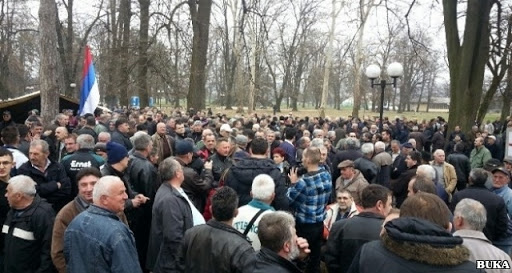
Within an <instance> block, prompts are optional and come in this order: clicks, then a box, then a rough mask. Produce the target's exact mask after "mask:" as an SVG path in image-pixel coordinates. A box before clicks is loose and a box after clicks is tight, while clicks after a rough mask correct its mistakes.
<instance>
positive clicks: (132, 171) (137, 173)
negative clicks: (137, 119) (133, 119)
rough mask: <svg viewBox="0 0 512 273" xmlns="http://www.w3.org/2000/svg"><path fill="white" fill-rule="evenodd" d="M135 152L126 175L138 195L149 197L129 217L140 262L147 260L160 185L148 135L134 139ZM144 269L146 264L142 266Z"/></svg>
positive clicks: (135, 136) (151, 141) (134, 137)
mask: <svg viewBox="0 0 512 273" xmlns="http://www.w3.org/2000/svg"><path fill="white" fill-rule="evenodd" d="M131 140H132V141H133V146H134V149H135V151H134V152H133V154H132V155H131V156H130V163H129V164H128V169H126V173H127V174H128V176H129V181H130V186H131V187H132V189H133V190H134V191H135V192H137V193H138V194H142V195H143V196H145V197H147V198H146V201H145V202H144V203H142V204H141V205H140V206H139V207H138V208H136V209H134V210H132V211H131V212H130V213H129V214H128V215H127V217H128V220H129V223H130V229H131V230H132V231H133V236H134V237H135V243H136V245H137V252H138V255H139V260H140V261H145V260H146V254H147V252H148V243H149V232H150V225H148V223H151V209H152V206H153V200H154V197H155V193H156V189H157V187H158V186H159V185H160V181H159V178H158V173H157V170H156V168H155V166H154V165H153V163H151V161H149V159H148V158H149V154H150V153H151V151H152V150H153V140H152V139H151V136H149V135H148V134H146V133H137V134H135V135H134V136H133V137H132V139H131ZM141 266H142V267H143V268H144V264H143V263H142V265H141Z"/></svg>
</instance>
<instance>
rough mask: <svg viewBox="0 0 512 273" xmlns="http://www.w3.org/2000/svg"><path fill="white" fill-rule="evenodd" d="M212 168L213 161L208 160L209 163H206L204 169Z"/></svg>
mask: <svg viewBox="0 0 512 273" xmlns="http://www.w3.org/2000/svg"><path fill="white" fill-rule="evenodd" d="M212 167H213V161H211V160H208V161H206V162H205V163H204V168H205V169H206V170H211V169H212Z"/></svg>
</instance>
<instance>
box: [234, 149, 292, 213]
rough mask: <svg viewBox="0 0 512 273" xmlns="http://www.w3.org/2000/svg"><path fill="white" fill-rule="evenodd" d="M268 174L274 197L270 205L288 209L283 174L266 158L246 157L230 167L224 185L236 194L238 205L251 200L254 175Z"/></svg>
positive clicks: (278, 208) (279, 208)
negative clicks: (271, 180)
mask: <svg viewBox="0 0 512 273" xmlns="http://www.w3.org/2000/svg"><path fill="white" fill-rule="evenodd" d="M260 174H268V175H269V176H270V177H272V179H273V180H274V183H275V198H274V202H272V206H273V207H274V208H275V209H276V210H287V209H288V198H287V197H286V186H285V179H284V176H283V175H282V174H281V171H280V170H279V168H278V167H277V165H276V164H274V162H273V161H272V160H270V159H268V158H263V159H260V158H246V159H242V160H240V161H238V162H237V163H236V164H235V165H233V166H232V167H231V169H230V170H229V172H228V174H227V176H226V181H225V185H226V186H229V187H231V188H233V189H234V190H235V191H236V192H237V194H238V198H239V200H238V206H239V207H241V206H244V205H247V204H248V203H249V202H250V201H251V200H252V197H251V187H252V180H253V179H254V177H256V176H257V175H260Z"/></svg>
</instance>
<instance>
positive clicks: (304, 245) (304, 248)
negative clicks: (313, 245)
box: [297, 237, 311, 260]
mask: <svg viewBox="0 0 512 273" xmlns="http://www.w3.org/2000/svg"><path fill="white" fill-rule="evenodd" d="M297 246H298V247H299V250H300V254H299V259H301V260H303V259H305V258H306V257H307V256H308V255H309V253H311V250H310V249H309V243H308V240H306V239H304V238H302V237H298V238H297Z"/></svg>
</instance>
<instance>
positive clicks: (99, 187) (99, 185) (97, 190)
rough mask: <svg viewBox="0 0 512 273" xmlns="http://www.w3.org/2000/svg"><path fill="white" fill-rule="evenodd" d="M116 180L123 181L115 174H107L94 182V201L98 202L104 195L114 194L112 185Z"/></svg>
mask: <svg viewBox="0 0 512 273" xmlns="http://www.w3.org/2000/svg"><path fill="white" fill-rule="evenodd" d="M115 181H119V182H121V183H123V181H122V180H121V178H119V177H117V176H114V175H106V176H103V177H102V178H100V179H99V180H98V182H96V184H94V189H93V190H92V201H93V203H95V204H98V203H99V201H100V198H101V197H102V196H105V195H106V196H110V195H111V194H112V191H111V189H112V185H113V184H114V182H115Z"/></svg>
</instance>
